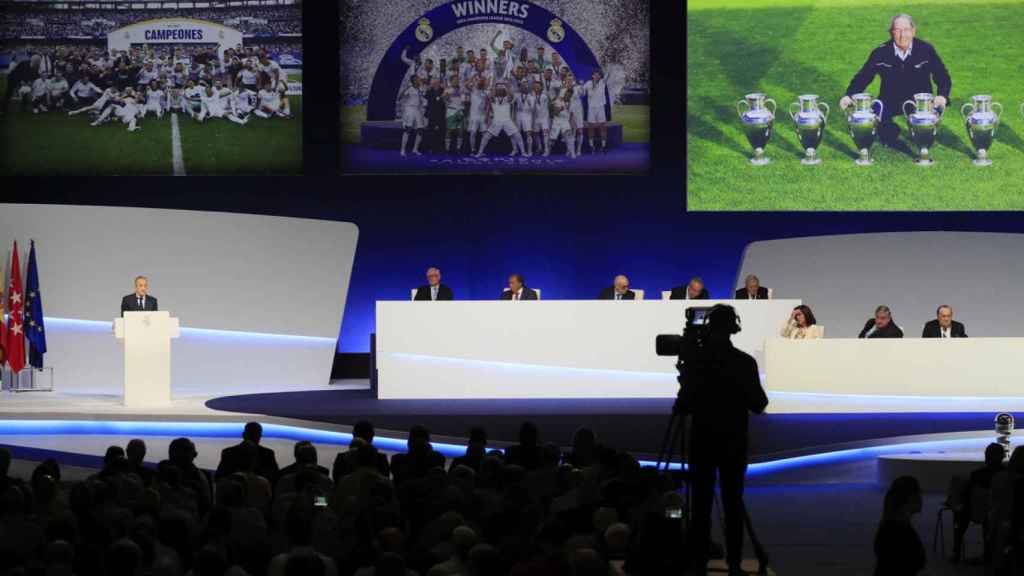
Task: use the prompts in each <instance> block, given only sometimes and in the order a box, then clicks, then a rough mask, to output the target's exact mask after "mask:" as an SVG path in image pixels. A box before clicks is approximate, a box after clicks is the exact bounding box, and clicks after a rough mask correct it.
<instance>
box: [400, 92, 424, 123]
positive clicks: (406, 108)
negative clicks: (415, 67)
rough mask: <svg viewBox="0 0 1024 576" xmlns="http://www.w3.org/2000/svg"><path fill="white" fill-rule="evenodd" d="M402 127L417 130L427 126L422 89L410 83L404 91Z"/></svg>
mask: <svg viewBox="0 0 1024 576" xmlns="http://www.w3.org/2000/svg"><path fill="white" fill-rule="evenodd" d="M401 100H402V128H405V129H406V130H415V129H417V128H423V127H424V126H426V124H427V121H426V118H424V117H423V94H422V93H421V92H420V89H419V88H417V87H415V86H413V85H411V84H410V85H409V86H408V87H406V89H405V90H404V91H403V92H402V98H401Z"/></svg>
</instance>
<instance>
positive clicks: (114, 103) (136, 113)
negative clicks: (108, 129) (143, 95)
mask: <svg viewBox="0 0 1024 576" xmlns="http://www.w3.org/2000/svg"><path fill="white" fill-rule="evenodd" d="M140 112H141V110H140V109H139V106H138V104H137V103H136V96H135V91H134V90H132V89H131V88H125V90H124V94H123V95H121V96H120V97H114V98H111V99H110V101H109V102H107V104H106V108H105V109H104V110H103V113H102V114H100V116H99V118H97V119H96V120H95V121H94V122H93V123H92V124H90V126H99V125H100V124H103V123H105V122H107V121H108V120H109V118H110V115H111V114H113V115H114V116H115V117H116V118H117V119H118V120H120V121H121V123H122V124H127V125H128V131H129V132H135V131H136V130H141V129H142V128H140V127H139V126H138V124H137V123H138V119H139V117H140Z"/></svg>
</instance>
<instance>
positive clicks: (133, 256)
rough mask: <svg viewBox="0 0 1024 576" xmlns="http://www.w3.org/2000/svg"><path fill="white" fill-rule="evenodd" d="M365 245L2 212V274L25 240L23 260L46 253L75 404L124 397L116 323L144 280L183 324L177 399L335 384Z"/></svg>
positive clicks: (45, 269)
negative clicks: (351, 289) (32, 252)
mask: <svg viewBox="0 0 1024 576" xmlns="http://www.w3.org/2000/svg"><path fill="white" fill-rule="evenodd" d="M357 237H358V230H357V228H356V227H355V225H353V224H351V223H346V222H331V221H325V220H308V219H300V218H280V217H274V216H260V215H248V214H232V213H222V212H199V211H184V210H155V209H144V208H120V207H96V206H65V205H59V206H51V205H22V204H0V256H3V257H4V261H3V264H2V266H3V267H4V268H6V267H7V266H9V264H10V247H11V244H12V242H13V241H14V240H15V239H16V240H18V245H19V250H22V251H25V252H27V250H28V247H29V245H28V242H29V240H30V239H34V240H35V241H36V250H37V257H38V259H39V275H40V285H41V291H42V296H43V310H44V312H45V316H46V318H47V322H48V324H47V333H48V334H47V344H48V348H49V352H48V354H47V355H46V364H47V365H49V366H53V368H54V383H55V386H56V387H57V389H59V390H62V391H67V392H72V393H76V392H82V393H90V394H120V390H121V382H122V377H123V366H122V351H121V349H120V347H119V345H118V343H117V341H116V340H115V339H114V335H113V331H112V321H113V318H114V317H115V316H118V315H119V314H120V302H121V297H122V296H124V295H125V294H128V293H130V292H132V290H133V280H134V278H135V276H136V275H140V274H141V275H145V276H148V277H149V281H150V291H151V292H152V294H153V295H154V296H155V297H156V298H158V300H159V304H160V309H161V310H167V311H169V312H171V314H172V315H173V316H175V317H178V318H180V320H181V325H182V334H181V338H180V339H179V340H176V341H174V342H173V343H172V345H171V350H172V352H171V354H172V368H171V382H172V394H174V395H182V394H205V395H216V394H218V393H219V392H220V390H225V391H228V390H230V391H232V392H238V391H239V390H244V389H245V386H246V385H247V384H248V385H249V386H251V387H252V388H254V389H260V390H263V391H266V390H267V389H268V388H270V389H274V390H281V391H285V390H292V389H302V388H309V387H315V386H320V385H324V384H326V383H327V382H328V381H329V379H330V372H331V366H332V363H333V358H334V354H335V350H336V344H337V335H338V330H339V327H340V325H341V319H342V313H343V311H344V307H345V298H346V296H347V293H348V284H349V277H350V275H351V271H352V262H353V259H354V256H355V248H356V242H357ZM21 257H22V258H21V262H22V265H23V266H24V265H25V264H26V263H27V260H28V259H27V257H26V254H25V253H23V254H21ZM5 272H9V271H6V270H5ZM22 272H23V273H24V270H23V271H22Z"/></svg>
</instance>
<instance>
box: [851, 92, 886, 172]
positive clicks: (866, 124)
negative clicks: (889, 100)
mask: <svg viewBox="0 0 1024 576" xmlns="http://www.w3.org/2000/svg"><path fill="white" fill-rule="evenodd" d="M850 98H851V99H852V100H853V107H852V109H851V111H850V113H849V114H847V115H846V123H847V124H848V125H849V128H850V137H851V138H853V145H854V146H856V147H857V150H858V151H859V152H860V157H859V158H857V159H856V160H854V163H855V164H857V165H858V166H870V165H872V164H873V163H874V160H872V159H871V156H870V154H869V152H870V150H871V145H872V144H874V143H875V135H876V134H878V125H879V124H880V123H881V122H882V111H883V110H884V109H885V106H884V105H883V104H882V101H881V100H876V99H873V98H872V97H871V94H868V93H866V92H864V93H860V94H854V95H853V96H851V97H850ZM876 103H877V104H878V114H875V111H874V110H873V109H872V106H874V104H876Z"/></svg>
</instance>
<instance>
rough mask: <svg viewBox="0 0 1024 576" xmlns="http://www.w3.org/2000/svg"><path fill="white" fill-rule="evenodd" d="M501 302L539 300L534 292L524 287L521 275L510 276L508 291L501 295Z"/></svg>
mask: <svg viewBox="0 0 1024 576" xmlns="http://www.w3.org/2000/svg"><path fill="white" fill-rule="evenodd" d="M501 299H502V300H540V296H539V295H538V294H537V291H536V290H533V289H530V288H527V287H526V284H524V282H523V275H522V274H510V275H509V277H508V289H507V290H505V291H504V292H502V293H501Z"/></svg>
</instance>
